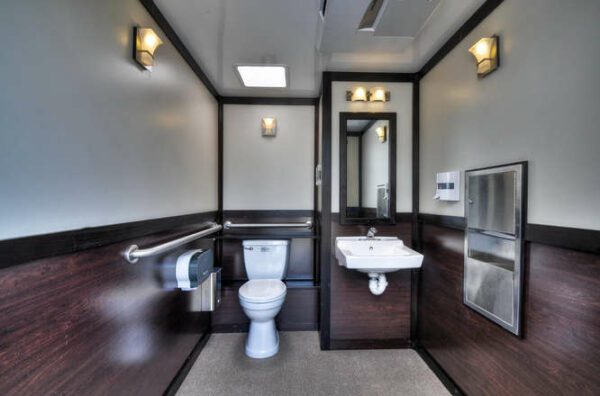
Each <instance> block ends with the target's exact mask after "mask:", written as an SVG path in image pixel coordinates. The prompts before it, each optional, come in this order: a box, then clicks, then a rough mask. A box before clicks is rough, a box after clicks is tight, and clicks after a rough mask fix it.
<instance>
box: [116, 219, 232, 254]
mask: <svg viewBox="0 0 600 396" xmlns="http://www.w3.org/2000/svg"><path fill="white" fill-rule="evenodd" d="M204 226H205V227H206V226H209V227H210V228H207V229H204V230H200V231H197V232H194V233H193V234H189V235H186V236H184V237H181V238H177V239H173V240H172V241H169V242H165V243H162V244H160V245H156V246H154V247H151V248H147V249H140V248H139V247H138V246H137V245H131V246H129V247H128V248H127V249H126V250H125V252H124V253H123V256H124V257H125V260H127V261H129V262H130V263H136V262H137V261H138V260H139V259H141V258H144V257H150V256H155V255H157V254H161V253H164V252H168V251H169V250H173V249H175V248H176V247H179V246H181V245H185V244H186V243H188V242H192V241H195V240H196V239H200V238H202V237H205V236H207V235H210V234H214V233H215V232H219V231H221V230H222V229H223V226H222V225H220V224H217V223H212V222H211V223H206V224H204Z"/></svg>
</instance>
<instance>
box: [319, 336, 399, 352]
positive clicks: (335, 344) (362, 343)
mask: <svg viewBox="0 0 600 396" xmlns="http://www.w3.org/2000/svg"><path fill="white" fill-rule="evenodd" d="M410 347H411V341H410V339H404V338H393V339H383V340H373V339H371V340H369V339H357V340H340V339H333V338H332V339H330V340H329V350H344V349H406V348H410Z"/></svg>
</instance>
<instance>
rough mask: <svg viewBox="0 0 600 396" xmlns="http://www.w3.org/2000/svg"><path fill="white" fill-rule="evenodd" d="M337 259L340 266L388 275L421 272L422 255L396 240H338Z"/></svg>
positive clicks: (378, 238)
mask: <svg viewBox="0 0 600 396" xmlns="http://www.w3.org/2000/svg"><path fill="white" fill-rule="evenodd" d="M335 257H336V258H337V259H338V263H339V265H341V266H343V267H346V268H348V269H354V270H357V271H360V272H365V273H386V272H393V271H398V270H401V269H411V268H421V264H422V263H423V255H422V254H420V253H417V252H415V251H414V250H412V249H409V248H408V247H406V246H404V243H403V242H402V241H401V240H400V239H398V238H395V237H376V238H373V239H368V238H365V237H338V238H336V239H335Z"/></svg>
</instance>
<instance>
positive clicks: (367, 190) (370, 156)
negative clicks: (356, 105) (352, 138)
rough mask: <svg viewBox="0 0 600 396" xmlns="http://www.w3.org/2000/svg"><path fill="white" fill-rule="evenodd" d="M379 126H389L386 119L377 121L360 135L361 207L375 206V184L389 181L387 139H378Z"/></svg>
mask: <svg viewBox="0 0 600 396" xmlns="http://www.w3.org/2000/svg"><path fill="white" fill-rule="evenodd" d="M380 126H386V127H388V128H389V123H388V121H387V120H381V121H377V122H376V123H375V124H373V125H372V126H371V128H369V130H368V131H367V132H365V133H364V134H363V135H362V152H363V153H362V169H361V172H362V176H363V177H362V179H363V189H362V207H363V208H377V186H378V185H381V184H388V183H389V178H390V177H389V174H388V173H389V172H388V158H389V141H388V140H386V141H385V142H384V143H381V142H380V141H379V138H378V137H377V133H376V132H375V130H376V129H377V128H379V127H380Z"/></svg>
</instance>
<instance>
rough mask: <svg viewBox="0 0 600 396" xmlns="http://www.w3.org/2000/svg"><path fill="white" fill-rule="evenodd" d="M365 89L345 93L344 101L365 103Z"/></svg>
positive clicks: (357, 88)
mask: <svg viewBox="0 0 600 396" xmlns="http://www.w3.org/2000/svg"><path fill="white" fill-rule="evenodd" d="M367 95H368V93H367V89H366V88H365V87H356V88H354V90H352V91H346V101H348V102H366V101H367V99H368V98H367Z"/></svg>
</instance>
